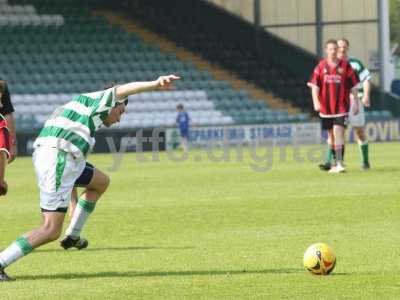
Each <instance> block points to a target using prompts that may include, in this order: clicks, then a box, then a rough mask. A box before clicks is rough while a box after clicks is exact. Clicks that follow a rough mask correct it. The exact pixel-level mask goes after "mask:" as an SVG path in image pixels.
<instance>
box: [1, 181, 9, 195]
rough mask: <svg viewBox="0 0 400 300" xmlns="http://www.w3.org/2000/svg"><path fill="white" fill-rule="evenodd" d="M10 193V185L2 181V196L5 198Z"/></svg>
mask: <svg viewBox="0 0 400 300" xmlns="http://www.w3.org/2000/svg"><path fill="white" fill-rule="evenodd" d="M7 191H8V184H7V182H6V181H5V180H0V196H5V195H6V194H7Z"/></svg>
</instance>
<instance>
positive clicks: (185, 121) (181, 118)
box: [176, 111, 190, 130]
mask: <svg viewBox="0 0 400 300" xmlns="http://www.w3.org/2000/svg"><path fill="white" fill-rule="evenodd" d="M189 122H190V118H189V115H188V113H187V112H186V111H182V112H179V113H178V116H177V117H176V123H178V126H179V129H180V130H188V129H189Z"/></svg>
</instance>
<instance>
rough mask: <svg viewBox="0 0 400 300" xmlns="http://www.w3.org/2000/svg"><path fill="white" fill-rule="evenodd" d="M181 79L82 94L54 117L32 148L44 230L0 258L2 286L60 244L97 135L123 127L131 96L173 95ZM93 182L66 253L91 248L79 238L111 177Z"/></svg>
mask: <svg viewBox="0 0 400 300" xmlns="http://www.w3.org/2000/svg"><path fill="white" fill-rule="evenodd" d="M178 79H179V77H177V76H175V75H169V76H161V77H159V78H158V79H157V80H155V81H150V82H132V83H128V84H124V85H120V86H116V87H113V88H110V89H106V90H103V91H99V92H94V93H88V94H82V95H79V96H76V97H74V98H73V99H72V101H70V102H68V103H67V104H65V105H64V106H62V107H60V108H58V109H57V110H56V111H55V112H54V113H53V114H52V115H51V116H50V118H49V119H48V120H47V122H46V123H45V125H44V128H43V129H42V131H41V132H40V134H39V136H38V138H37V139H36V141H35V143H34V148H35V151H34V153H33V163H34V166H35V171H36V176H37V178H38V184H39V188H40V207H41V210H42V220H43V221H42V225H41V226H40V227H39V228H37V229H34V230H32V231H30V232H28V233H25V234H24V235H22V236H21V237H19V238H17V240H16V241H15V242H13V243H12V244H11V245H10V246H9V247H8V248H6V249H5V250H4V251H2V252H1V253H0V281H8V280H12V278H11V277H9V276H8V275H7V274H6V273H5V272H4V269H5V268H6V267H7V266H9V265H10V264H12V263H13V262H15V261H16V260H18V259H19V258H21V257H23V256H25V255H27V254H28V253H30V252H31V251H32V250H33V249H35V248H38V247H40V246H42V245H44V244H47V243H49V242H51V241H54V240H56V239H58V238H59V236H60V234H61V230H62V225H63V222H64V217H65V213H66V211H67V209H68V205H69V202H70V199H71V192H72V189H73V188H74V185H75V184H76V182H77V181H79V178H80V177H81V175H82V174H83V173H84V171H85V168H87V166H88V163H87V162H86V157H87V156H88V155H89V153H90V152H91V150H92V149H93V146H94V144H95V139H94V135H95V133H96V131H97V130H98V129H99V128H100V127H101V126H103V125H104V126H106V127H109V126H111V125H112V124H114V123H116V122H119V120H120V118H121V116H122V114H123V113H124V112H125V108H126V105H127V97H128V96H129V95H132V94H136V93H140V92H145V91H150V90H155V89H161V90H169V89H170V88H171V87H172V84H173V81H175V80H178ZM92 169H93V168H92ZM91 177H92V178H91V179H90V184H88V185H87V186H86V189H85V191H84V192H83V193H82V195H81V196H80V198H79V200H78V203H77V207H76V209H75V211H74V214H73V216H72V219H71V223H70V225H69V227H68V228H67V230H66V234H65V237H64V239H63V240H62V241H61V245H62V247H64V248H65V249H68V248H70V247H76V248H84V247H85V246H87V241H86V245H85V241H82V239H81V238H80V232H81V230H82V228H83V225H84V224H85V222H86V221H87V219H88V217H89V215H90V213H91V212H93V210H94V208H95V206H96V203H97V201H98V200H99V198H100V197H101V195H102V194H103V193H104V192H105V190H106V189H107V187H108V184H109V179H108V176H107V175H105V174H104V173H102V172H101V171H99V170H97V169H94V171H93V172H92V175H91Z"/></svg>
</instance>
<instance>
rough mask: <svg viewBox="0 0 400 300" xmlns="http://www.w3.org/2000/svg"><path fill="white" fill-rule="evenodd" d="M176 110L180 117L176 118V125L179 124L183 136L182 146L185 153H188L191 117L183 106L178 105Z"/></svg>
mask: <svg viewBox="0 0 400 300" xmlns="http://www.w3.org/2000/svg"><path fill="white" fill-rule="evenodd" d="M176 110H177V111H178V116H177V117H176V123H177V124H178V127H179V133H180V136H181V146H182V149H183V151H185V152H187V151H188V137H189V126H190V125H189V123H190V117H189V114H188V113H187V112H186V111H185V109H184V107H183V105H182V104H178V105H177V107H176Z"/></svg>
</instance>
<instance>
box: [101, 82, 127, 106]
mask: <svg viewBox="0 0 400 300" xmlns="http://www.w3.org/2000/svg"><path fill="white" fill-rule="evenodd" d="M116 85H117V84H116V83H115V82H108V83H106V84H105V85H104V86H103V90H108V89H111V88H113V87H114V86H116ZM128 102H129V101H128V99H126V100H125V101H124V102H119V103H117V104H115V106H117V105H119V104H121V103H124V104H125V106H127V105H128Z"/></svg>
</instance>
